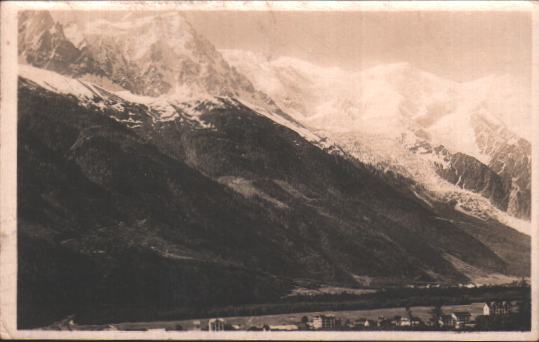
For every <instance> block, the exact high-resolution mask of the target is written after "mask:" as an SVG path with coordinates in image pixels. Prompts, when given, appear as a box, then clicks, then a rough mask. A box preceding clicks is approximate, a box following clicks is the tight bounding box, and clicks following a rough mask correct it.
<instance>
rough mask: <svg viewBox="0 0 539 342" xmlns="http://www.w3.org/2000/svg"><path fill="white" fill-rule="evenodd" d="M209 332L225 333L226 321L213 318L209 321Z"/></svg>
mask: <svg viewBox="0 0 539 342" xmlns="http://www.w3.org/2000/svg"><path fill="white" fill-rule="evenodd" d="M208 330H209V331H224V330H225V320H224V319H222V318H212V319H210V320H209V321H208Z"/></svg>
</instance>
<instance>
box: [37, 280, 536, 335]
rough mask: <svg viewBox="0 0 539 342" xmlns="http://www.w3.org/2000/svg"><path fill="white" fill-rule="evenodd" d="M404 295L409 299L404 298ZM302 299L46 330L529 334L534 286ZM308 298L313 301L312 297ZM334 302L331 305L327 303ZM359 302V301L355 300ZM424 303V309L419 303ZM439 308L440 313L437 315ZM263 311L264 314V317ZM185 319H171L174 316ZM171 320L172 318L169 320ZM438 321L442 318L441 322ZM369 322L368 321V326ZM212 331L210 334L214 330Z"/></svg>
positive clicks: (72, 324) (393, 291)
mask: <svg viewBox="0 0 539 342" xmlns="http://www.w3.org/2000/svg"><path fill="white" fill-rule="evenodd" d="M401 295H405V296H406V297H401ZM301 297H302V296H299V297H298V298H294V299H290V298H289V299H286V300H285V302H283V303H271V304H270V303H268V304H257V305H255V304H253V305H243V306H235V307H226V308H220V309H208V310H207V311H206V313H205V314H203V313H201V312H200V311H199V313H198V314H197V313H194V311H192V312H191V317H192V318H189V319H186V318H187V317H188V315H189V314H188V312H186V311H183V312H182V313H180V312H176V313H167V314H165V315H160V316H161V317H163V318H164V319H158V320H155V321H140V322H122V323H112V324H78V322H76V318H74V317H70V318H67V319H65V320H63V321H60V322H56V323H54V324H52V325H51V326H49V327H46V328H45V329H52V330H57V329H58V330H127V331H149V330H152V331H159V330H162V331H179V330H182V331H183V330H188V331H193V330H200V331H204V330H205V331H208V330H210V329H209V327H210V325H211V324H214V323H210V322H212V321H213V322H215V321H216V320H220V321H221V322H222V326H221V328H220V329H221V330H243V331H295V330H335V331H356V330H357V331H361V330H469V331H477V330H520V331H523V330H529V326H530V320H531V317H530V314H529V307H530V288H529V287H509V286H492V287H483V288H473V289H469V288H437V289H410V288H393V289H387V290H382V291H378V292H376V293H369V294H362V295H354V294H340V295H322V296H303V298H301ZM309 297H310V298H309ZM331 298H333V301H329V299H331ZM354 298H355V299H354ZM492 301H495V302H502V301H504V302H508V303H511V307H512V309H511V310H510V312H508V313H506V314H503V315H484V313H485V312H484V307H485V304H486V303H491V302H492ZM418 303H422V304H423V305H417V304H418ZM436 308H438V309H439V311H437V312H438V314H435V312H436ZM264 313H265V314H264ZM454 313H468V314H469V317H468V318H467V323H466V324H461V325H460V326H459V325H458V324H456V322H452V323H451V322H449V323H447V322H446V323H445V326H444V324H442V323H441V320H442V319H441V317H442V316H444V315H445V317H446V319H448V317H450V316H451V315H452V314H454ZM174 315H177V317H180V316H182V317H183V318H178V319H173V318H172V316H174ZM169 317H170V318H169ZM317 317H325V318H324V319H328V318H329V319H330V320H332V323H331V324H332V325H331V328H322V327H317V326H316V325H315V326H313V324H312V322H313V320H316V319H319V318H317ZM435 317H438V318H439V321H437V319H436V318H435ZM366 322H368V323H366ZM210 331H211V330H210Z"/></svg>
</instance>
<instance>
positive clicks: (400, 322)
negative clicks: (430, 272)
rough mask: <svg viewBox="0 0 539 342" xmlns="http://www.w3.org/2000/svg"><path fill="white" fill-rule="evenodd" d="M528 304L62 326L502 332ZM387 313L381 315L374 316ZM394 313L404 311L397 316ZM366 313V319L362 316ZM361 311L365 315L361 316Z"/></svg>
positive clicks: (68, 323)
mask: <svg viewBox="0 0 539 342" xmlns="http://www.w3.org/2000/svg"><path fill="white" fill-rule="evenodd" d="M525 304H526V303H524V302H521V301H489V302H485V303H472V304H469V305H460V306H452V307H451V306H449V307H447V306H446V307H441V306H433V307H412V308H408V307H406V308H387V309H378V310H358V311H349V312H339V311H335V312H323V313H303V314H289V315H287V314H282V315H269V316H258V317H227V318H209V319H193V320H186V321H176V322H160V323H156V324H143V323H123V324H122V323H120V324H109V325H104V326H82V325H77V324H75V323H74V322H73V320H64V321H63V322H62V323H61V324H59V325H58V326H56V327H50V328H53V329H60V330H88V329H90V330H109V331H110V330H123V331H152V332H159V331H161V332H165V331H206V332H223V331H264V332H287V331H288V332H293V331H376V330H378V331H384V330H410V331H421V330H424V331H437V330H441V331H481V330H496V329H495V328H496V324H500V323H499V322H503V321H515V320H514V318H515V317H518V313H519V311H520V310H522V308H523V305H525ZM416 312H417V314H416ZM376 313H382V314H380V315H378V316H376V317H373V314H376ZM390 313H402V314H393V315H390ZM362 314H364V316H365V317H361V315H362ZM358 315H359V318H358Z"/></svg>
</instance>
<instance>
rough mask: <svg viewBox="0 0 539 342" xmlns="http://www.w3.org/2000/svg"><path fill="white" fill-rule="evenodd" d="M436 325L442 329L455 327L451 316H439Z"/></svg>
mask: <svg viewBox="0 0 539 342" xmlns="http://www.w3.org/2000/svg"><path fill="white" fill-rule="evenodd" d="M438 325H439V326H440V327H443V328H453V327H454V326H455V323H454V321H453V316H451V315H440V318H439V319H438Z"/></svg>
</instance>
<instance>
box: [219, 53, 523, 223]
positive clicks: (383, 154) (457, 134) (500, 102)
mask: <svg viewBox="0 0 539 342" xmlns="http://www.w3.org/2000/svg"><path fill="white" fill-rule="evenodd" d="M222 52H223V54H224V55H225V57H226V58H227V60H228V61H229V62H230V63H231V64H232V65H234V66H235V67H236V68H237V69H238V70H240V72H242V73H243V74H245V75H247V76H248V77H249V78H250V79H251V81H252V82H253V84H255V86H256V87H257V88H259V89H262V91H264V92H266V93H268V94H269V95H270V96H271V97H272V98H273V99H274V100H275V101H276V103H277V104H278V105H279V106H280V107H281V108H284V110H285V111H287V112H288V113H290V114H291V115H292V116H294V118H296V119H297V121H300V122H302V123H303V124H304V125H306V126H307V127H311V128H312V129H314V130H321V131H323V132H324V134H325V135H326V136H328V137H331V138H332V139H333V140H335V141H337V143H338V144H339V145H340V146H342V147H343V148H344V149H345V150H347V151H348V152H350V153H352V154H353V155H354V156H355V157H356V158H358V159H360V160H365V161H367V160H368V161H370V162H371V163H373V165H390V167H391V168H393V169H394V171H398V172H401V173H403V174H409V173H411V174H412V175H413V176H412V178H413V179H414V180H416V181H417V182H419V183H421V184H427V185H430V188H432V189H434V190H436V191H438V192H441V193H445V192H447V191H449V190H447V186H446V185H441V184H443V183H445V182H446V181H447V179H450V181H451V182H452V185H451V186H452V187H453V188H457V189H463V188H468V189H469V190H473V191H476V192H479V193H483V195H485V196H486V197H487V198H489V199H491V200H494V203H495V205H496V206H497V207H499V208H500V209H502V210H503V211H506V210H507V211H508V212H509V213H510V214H511V215H514V216H517V217H521V218H529V207H530V199H529V193H530V191H531V189H530V179H531V178H530V174H531V145H530V144H529V142H528V141H527V140H526V139H523V138H521V137H520V136H519V135H517V134H515V133H514V131H512V129H513V128H517V129H518V127H516V126H515V124H514V122H517V123H518V120H512V119H513V118H514V117H512V116H511V115H508V113H511V114H514V112H515V111H516V112H517V114H516V115H515V116H516V117H525V116H526V115H529V99H526V98H525V97H523V94H524V93H525V92H524V91H523V89H520V88H518V86H517V84H516V83H515V81H514V80H513V79H512V78H511V77H509V76H507V75H503V76H499V77H496V76H491V77H486V78H483V79H479V80H475V81H472V82H465V83H458V82H455V81H452V80H448V79H444V78H442V77H438V76H436V75H433V74H431V73H428V72H425V71H422V70H419V69H417V68H415V67H413V66H412V65H411V64H410V63H395V64H388V65H379V66H375V67H372V68H368V69H365V70H362V71H356V72H348V71H345V70H342V69H339V68H336V67H332V68H324V67H320V66H317V65H313V64H310V63H309V62H306V61H302V60H298V59H295V58H291V57H280V58H277V59H272V60H270V59H268V58H266V57H265V56H263V55H261V54H256V53H253V52H249V51H239V50H224V51H222ZM524 100H527V101H524ZM526 132H527V130H519V133H521V135H523V136H526ZM356 145H360V146H362V148H361V149H357V148H356V147H357V146H356ZM420 145H427V146H429V151H428V152H425V151H424V152H422V151H421V149H417V148H416V146H420ZM367 151H370V152H367ZM440 151H444V153H445V155H438V153H440ZM458 153H464V154H465V155H468V156H471V157H473V158H475V159H477V160H478V161H480V162H481V163H482V164H484V167H481V166H480V165H474V167H480V168H483V171H480V172H479V171H477V172H475V171H474V172H475V174H472V175H470V174H467V175H465V176H464V177H465V178H467V179H466V181H465V182H464V181H462V176H463V174H461V175H460V176H459V175H457V174H456V173H458V172H460V171H458V170H455V169H454V168H455V167H454V165H459V166H458V167H459V168H462V165H461V164H462V163H464V161H463V159H462V158H461V157H459V158H457V157H455V156H458ZM360 154H362V155H360ZM397 156H398V157H397ZM403 156H406V157H403ZM451 159H453V163H452V162H451ZM456 159H459V160H456ZM441 161H443V162H441ZM425 162H426V163H427V164H426V165H427V167H428V169H429V170H428V171H425V170H424V168H425ZM465 163H468V164H470V163H472V164H473V163H474V162H473V160H472V159H469V158H468V159H466V162H465ZM385 167H386V166H383V169H385ZM469 167H471V166H470V165H468V168H469ZM448 168H450V169H451V168H453V169H452V170H450V171H447V170H446V171H443V170H444V169H448ZM489 168H490V169H491V170H493V171H494V172H495V174H494V173H492V171H489V170H487V169H489ZM465 169H466V167H465V168H464V169H463V170H465ZM410 170H412V171H410ZM501 170H503V172H502V171H501ZM485 172H486V174H485ZM472 173H473V172H472ZM487 174H488V176H487V177H491V178H490V180H488V181H485V180H482V179H480V178H481V177H484V176H485V175H487ZM444 177H445V178H444ZM455 177H456V178H455ZM492 177H493V178H492ZM453 178H454V180H453ZM434 180H435V183H441V184H438V185H436V186H434V187H433V184H434V183H433V181H434ZM471 181H473V182H476V183H478V184H476V185H473V184H471V183H470V182H471ZM454 190H455V189H453V190H451V191H454ZM493 196H495V197H496V199H494V198H493Z"/></svg>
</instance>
